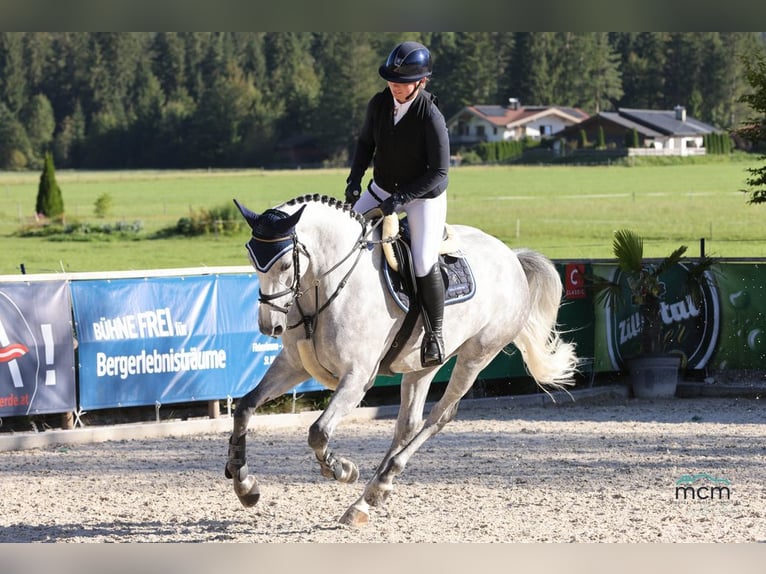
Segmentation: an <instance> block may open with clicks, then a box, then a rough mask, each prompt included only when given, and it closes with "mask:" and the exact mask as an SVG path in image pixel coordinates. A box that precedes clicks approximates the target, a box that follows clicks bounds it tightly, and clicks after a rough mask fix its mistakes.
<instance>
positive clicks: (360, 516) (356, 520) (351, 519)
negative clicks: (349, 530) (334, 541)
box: [338, 506, 370, 528]
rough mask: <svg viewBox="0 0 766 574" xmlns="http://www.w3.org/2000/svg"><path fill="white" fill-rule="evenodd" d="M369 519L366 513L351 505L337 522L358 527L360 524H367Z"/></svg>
mask: <svg viewBox="0 0 766 574" xmlns="http://www.w3.org/2000/svg"><path fill="white" fill-rule="evenodd" d="M369 521H370V515H369V514H368V513H366V512H365V511H363V510H360V509H359V508H357V507H355V506H352V507H351V508H349V509H348V510H347V511H346V512H345V513H344V514H343V516H341V517H340V520H339V521H338V522H340V523H341V524H345V525H346V526H354V527H356V528H360V527H362V526H367V523H368V522H369Z"/></svg>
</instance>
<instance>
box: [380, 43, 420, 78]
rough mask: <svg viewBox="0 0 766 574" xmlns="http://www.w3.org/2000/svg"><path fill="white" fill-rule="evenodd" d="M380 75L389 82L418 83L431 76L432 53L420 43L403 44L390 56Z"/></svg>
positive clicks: (381, 68)
mask: <svg viewBox="0 0 766 574" xmlns="http://www.w3.org/2000/svg"><path fill="white" fill-rule="evenodd" d="M378 73H379V74H380V75H381V77H382V78H383V79H384V80H386V81H388V82H395V83H397V84H408V83H410V82H417V81H418V80H422V79H423V78H427V77H429V76H430V75H431V52H429V51H428V48H426V47H425V46H424V45H423V44H420V43H419V42H402V43H401V44H399V45H398V46H397V47H396V48H394V50H393V51H392V52H391V53H390V54H389V56H388V59H386V63H385V64H383V65H382V66H381V67H380V69H378Z"/></svg>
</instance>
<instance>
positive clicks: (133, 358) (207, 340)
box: [72, 274, 322, 410]
mask: <svg viewBox="0 0 766 574" xmlns="http://www.w3.org/2000/svg"><path fill="white" fill-rule="evenodd" d="M72 301H73V306H74V314H75V326H76V330H77V338H78V343H79V366H80V372H79V381H80V406H81V408H83V409H86V410H87V409H98V408H111V407H125V406H141V405H154V404H157V403H159V404H171V403H180V402H191V401H205V400H218V399H224V398H227V397H232V398H237V397H240V396H242V395H244V394H245V393H247V392H248V391H249V390H250V389H251V388H253V387H255V385H256V384H258V382H260V380H261V378H262V377H263V375H264V374H265V372H266V370H267V369H268V367H269V365H270V364H271V362H272V361H273V359H274V358H275V357H276V355H277V354H278V352H279V350H280V349H281V344H280V342H279V341H277V340H275V339H271V338H269V337H265V336H263V335H261V334H260V332H259V331H258V279H257V277H256V276H255V275H254V274H247V275H216V276H209V275H205V276H192V277H151V278H146V279H116V280H103V281H78V282H73V283H72ZM320 388H322V387H321V386H320V385H319V384H318V383H316V382H314V381H309V382H308V383H304V384H302V385H301V386H300V387H299V390H315V389H317V390H318V389H320Z"/></svg>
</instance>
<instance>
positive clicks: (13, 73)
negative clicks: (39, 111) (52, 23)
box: [0, 32, 27, 118]
mask: <svg viewBox="0 0 766 574" xmlns="http://www.w3.org/2000/svg"><path fill="white" fill-rule="evenodd" d="M23 35H24V34H23V33H22V32H0V102H2V103H4V104H5V105H6V106H7V107H8V109H9V110H10V112H11V113H12V114H13V115H14V116H15V117H17V118H18V117H19V114H20V112H21V109H22V108H23V107H24V103H25V102H26V97H27V81H26V79H27V78H26V73H25V71H24V49H23V43H22V38H23Z"/></svg>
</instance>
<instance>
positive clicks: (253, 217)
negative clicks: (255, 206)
mask: <svg viewBox="0 0 766 574" xmlns="http://www.w3.org/2000/svg"><path fill="white" fill-rule="evenodd" d="M233 201H234V205H236V206H237V209H239V212H240V213H241V214H242V217H244V218H245V221H247V224H248V225H249V226H250V229H255V225H256V223H257V222H258V214H257V213H255V212H254V211H250V210H249V209H248V208H247V207H245V206H244V205H241V204H240V203H239V202H238V201H237V200H236V199H235V200H233Z"/></svg>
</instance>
